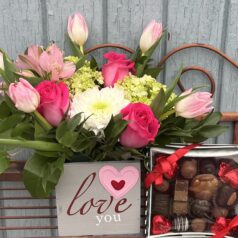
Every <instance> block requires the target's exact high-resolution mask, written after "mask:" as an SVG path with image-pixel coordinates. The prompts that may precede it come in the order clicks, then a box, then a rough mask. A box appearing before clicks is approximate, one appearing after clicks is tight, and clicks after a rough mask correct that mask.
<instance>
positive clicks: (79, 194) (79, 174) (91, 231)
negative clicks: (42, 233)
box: [56, 162, 141, 236]
mask: <svg viewBox="0 0 238 238" xmlns="http://www.w3.org/2000/svg"><path fill="white" fill-rule="evenodd" d="M140 187H141V183H140V163H139V162H90V163H86V162H85V163H84V162H82V163H69V164H65V168H64V173H63V174H62V176H61V178H60V181H59V183H58V185H57V187H56V202H57V215H58V230H59V235H60V236H82V235H109V234H138V233H140V205H141V204H140V203H141V194H140Z"/></svg>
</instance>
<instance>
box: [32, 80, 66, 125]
mask: <svg viewBox="0 0 238 238" xmlns="http://www.w3.org/2000/svg"><path fill="white" fill-rule="evenodd" d="M36 90H37V91H38V92H39V94H40V105H39V107H38V108H37V110H38V112H39V113H40V114H41V115H42V116H43V117H44V118H45V119H46V120H47V121H48V122H49V123H50V124H51V125H52V126H58V125H59V123H60V122H61V121H62V119H63V118H64V116H65V113H66V111H67V110H68V108H69V89H68V87H67V85H66V84H65V83H63V82H59V83H56V82H52V81H49V80H45V81H42V82H41V83H39V84H38V85H37V86H36Z"/></svg>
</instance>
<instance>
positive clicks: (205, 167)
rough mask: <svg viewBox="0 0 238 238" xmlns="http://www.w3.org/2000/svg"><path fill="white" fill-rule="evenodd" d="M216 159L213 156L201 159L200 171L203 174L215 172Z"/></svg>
mask: <svg viewBox="0 0 238 238" xmlns="http://www.w3.org/2000/svg"><path fill="white" fill-rule="evenodd" d="M215 172H216V161H215V160H214V159H212V158H205V159H201V161H200V173H201V174H215Z"/></svg>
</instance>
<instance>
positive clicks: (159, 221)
mask: <svg viewBox="0 0 238 238" xmlns="http://www.w3.org/2000/svg"><path fill="white" fill-rule="evenodd" d="M171 228H172V225H171V223H170V221H169V220H168V219H166V218H165V217H163V216H159V215H157V216H154V217H153V220H152V234H153V235H159V234H164V233H167V232H169V231H170V230H171Z"/></svg>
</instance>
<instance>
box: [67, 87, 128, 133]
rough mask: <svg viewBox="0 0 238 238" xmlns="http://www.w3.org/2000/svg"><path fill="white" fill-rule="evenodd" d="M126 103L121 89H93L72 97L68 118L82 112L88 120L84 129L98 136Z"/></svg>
mask: <svg viewBox="0 0 238 238" xmlns="http://www.w3.org/2000/svg"><path fill="white" fill-rule="evenodd" d="M128 103H129V101H128V100H126V99H125V97H124V91H123V90H122V89H119V88H109V87H106V88H103V89H101V90H99V89H98V88H97V87H94V88H92V89H88V90H86V91H84V92H83V93H80V94H77V95H75V96H74V98H73V101H72V105H71V112H70V116H71V117H73V116H74V115H76V114H78V113H80V112H82V113H83V117H84V118H88V119H87V121H86V122H85V124H84V128H85V129H87V130H92V131H94V132H95V133H96V134H98V133H99V132H102V130H103V129H105V128H106V126H107V125H108V123H109V121H110V119H111V116H112V115H114V116H115V115H117V114H119V112H120V111H121V109H123V108H124V107H125V106H126V105H127V104H128Z"/></svg>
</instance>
